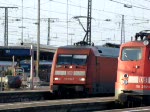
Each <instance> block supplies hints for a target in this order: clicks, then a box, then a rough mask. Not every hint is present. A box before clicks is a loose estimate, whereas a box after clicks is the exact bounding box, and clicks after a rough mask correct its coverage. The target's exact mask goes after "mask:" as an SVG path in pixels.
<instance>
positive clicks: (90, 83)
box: [50, 46, 119, 94]
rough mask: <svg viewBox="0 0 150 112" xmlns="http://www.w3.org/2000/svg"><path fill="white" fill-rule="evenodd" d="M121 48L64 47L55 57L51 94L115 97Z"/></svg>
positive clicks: (59, 49) (58, 50)
mask: <svg viewBox="0 0 150 112" xmlns="http://www.w3.org/2000/svg"><path fill="white" fill-rule="evenodd" d="M118 55H119V48H108V47H102V46H64V47H59V48H58V49H57V51H56V53H55V55H54V58H53V64H52V70H51V78H50V91H51V92H53V93H54V94H68V93H69V94H74V93H76V92H82V93H83V94H100V93H101V94H105V93H108V94H112V93H114V84H115V78H116V70H117V57H118Z"/></svg>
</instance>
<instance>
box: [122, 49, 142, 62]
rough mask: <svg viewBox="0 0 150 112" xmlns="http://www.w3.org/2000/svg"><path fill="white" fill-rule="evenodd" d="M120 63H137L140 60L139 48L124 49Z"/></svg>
mask: <svg viewBox="0 0 150 112" xmlns="http://www.w3.org/2000/svg"><path fill="white" fill-rule="evenodd" d="M121 59H122V61H137V60H140V59H142V49H141V48H124V49H123V50H122V57H121Z"/></svg>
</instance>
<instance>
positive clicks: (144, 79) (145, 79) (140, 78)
mask: <svg viewBox="0 0 150 112" xmlns="http://www.w3.org/2000/svg"><path fill="white" fill-rule="evenodd" d="M139 83H148V78H147V77H139Z"/></svg>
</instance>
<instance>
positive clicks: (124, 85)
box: [115, 33, 150, 105]
mask: <svg viewBox="0 0 150 112" xmlns="http://www.w3.org/2000/svg"><path fill="white" fill-rule="evenodd" d="M146 34H147V33H146ZM147 36H148V35H145V33H144V34H143V33H140V34H138V37H140V38H141V39H140V40H138V37H137V38H136V40H135V41H132V42H128V43H125V44H123V45H122V46H121V49H120V54H119V58H118V70H117V81H116V83H115V99H116V101H119V102H121V103H123V104H128V105H129V103H131V102H132V103H133V102H134V103H141V102H143V101H144V102H145V100H147V98H149V95H150V74H149V72H148V71H149V68H148V66H150V58H149V57H150V53H149V51H150V46H149V43H148V42H145V41H149V39H147ZM144 37H145V39H144ZM147 43H148V44H147Z"/></svg>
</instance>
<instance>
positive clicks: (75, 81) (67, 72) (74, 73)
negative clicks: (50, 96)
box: [50, 48, 88, 94]
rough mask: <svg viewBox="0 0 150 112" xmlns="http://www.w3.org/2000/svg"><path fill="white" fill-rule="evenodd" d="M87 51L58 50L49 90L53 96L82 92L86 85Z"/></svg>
mask: <svg viewBox="0 0 150 112" xmlns="http://www.w3.org/2000/svg"><path fill="white" fill-rule="evenodd" d="M87 51H88V50H78V49H77V50H76V49H72V50H70V49H67V48H65V49H59V50H58V52H57V56H56V63H55V65H54V66H55V67H54V68H53V71H52V76H53V78H52V79H53V81H52V83H51V84H50V89H51V90H52V91H53V93H55V94H57V93H58V94H75V92H83V91H84V88H85V84H86V72H87V57H88V52H87Z"/></svg>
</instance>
